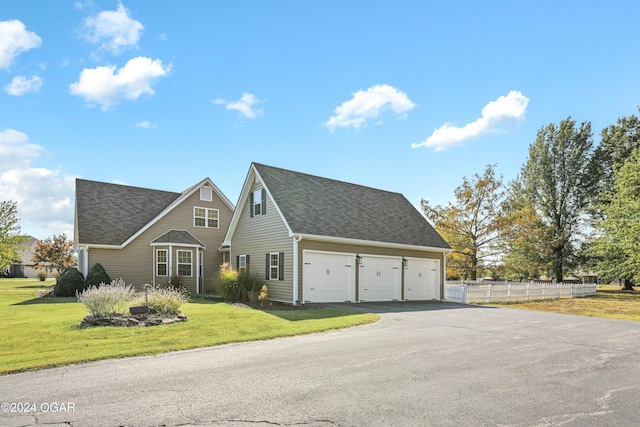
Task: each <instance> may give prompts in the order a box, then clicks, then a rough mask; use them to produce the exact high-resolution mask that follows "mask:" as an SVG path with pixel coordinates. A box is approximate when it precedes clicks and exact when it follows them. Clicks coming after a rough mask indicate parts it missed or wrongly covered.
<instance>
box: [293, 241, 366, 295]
mask: <svg viewBox="0 0 640 427" xmlns="http://www.w3.org/2000/svg"><path fill="white" fill-rule="evenodd" d="M303 260H304V267H303V270H302V292H303V296H302V298H303V300H304V302H345V301H354V300H355V264H356V263H355V255H353V254H342V253H332V252H311V251H304V253H303Z"/></svg>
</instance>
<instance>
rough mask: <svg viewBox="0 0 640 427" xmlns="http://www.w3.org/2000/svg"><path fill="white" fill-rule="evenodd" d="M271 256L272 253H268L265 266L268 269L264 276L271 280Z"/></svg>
mask: <svg viewBox="0 0 640 427" xmlns="http://www.w3.org/2000/svg"><path fill="white" fill-rule="evenodd" d="M269 257H270V255H269V254H267V261H266V263H265V267H264V269H265V271H266V273H265V275H264V278H265V279H267V280H269V271H270V270H271V266H270V265H269V261H270V259H269Z"/></svg>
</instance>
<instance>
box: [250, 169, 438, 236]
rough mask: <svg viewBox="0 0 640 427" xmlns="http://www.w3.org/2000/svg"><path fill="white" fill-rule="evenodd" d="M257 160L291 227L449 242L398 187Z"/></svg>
mask: <svg viewBox="0 0 640 427" xmlns="http://www.w3.org/2000/svg"><path fill="white" fill-rule="evenodd" d="M253 165H254V167H255V168H256V170H257V171H258V173H259V174H260V177H261V178H262V179H263V182H264V183H265V185H266V187H267V189H268V190H269V192H270V193H271V195H272V196H273V198H274V200H275V202H276V204H277V205H278V207H279V208H280V211H281V212H282V215H283V216H284V217H285V220H286V221H287V223H288V224H289V227H290V228H291V231H292V232H293V233H296V234H298V233H299V234H309V235H316V236H326V237H339V238H349V239H357V240H367V241H372V242H384V243H395V244H402V245H412V246H428V247H434V248H443V249H449V248H450V246H449V245H448V244H447V242H445V241H444V239H443V238H442V237H441V236H440V235H439V234H438V233H437V232H436V230H435V229H434V228H433V227H432V226H431V224H429V222H428V221H427V220H426V219H425V218H424V217H423V216H422V214H421V213H420V212H418V211H417V210H416V208H415V207H413V205H412V204H411V203H410V202H409V201H408V200H407V199H406V198H405V197H404V196H403V195H402V194H400V193H393V192H389V191H384V190H378V189H375V188H371V187H365V186H361V185H356V184H350V183H347V182H342V181H336V180H333V179H328V178H321V177H318V176H313V175H308V174H304V173H300V172H294V171H289V170H285V169H279V168H275V167H272V166H266V165H262V164H258V163H254V164H253Z"/></svg>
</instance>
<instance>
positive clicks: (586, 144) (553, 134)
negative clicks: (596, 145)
mask: <svg viewBox="0 0 640 427" xmlns="http://www.w3.org/2000/svg"><path fill="white" fill-rule="evenodd" d="M593 159H594V157H593V135H592V133H591V123H589V122H583V123H581V124H580V126H579V127H576V122H575V121H573V120H571V118H570V117H568V118H566V119H565V120H563V121H561V122H560V124H559V125H555V124H553V123H551V124H549V125H547V126H546V127H543V128H541V129H540V130H539V131H538V135H537V137H536V140H535V142H534V143H533V144H531V146H530V147H529V158H528V160H527V162H526V163H525V164H524V166H523V168H522V173H521V176H522V180H523V187H524V189H525V192H526V194H527V198H528V201H529V203H530V204H531V205H533V207H534V208H535V209H536V212H537V213H538V214H539V215H540V217H541V218H542V220H543V222H544V224H545V225H547V226H549V227H550V228H549V233H548V235H547V236H546V237H545V241H544V248H545V249H544V250H545V253H547V254H548V256H549V262H550V265H551V270H552V275H553V276H554V277H555V280H556V281H558V282H560V281H562V278H563V273H564V271H565V269H567V268H571V267H573V265H574V264H575V254H576V240H577V238H578V236H579V232H580V229H581V226H582V224H583V219H584V214H585V212H586V208H587V206H588V204H589V200H590V198H592V196H593V188H594V185H595V181H596V180H597V176H596V175H594V173H593V166H594V165H593V161H594V160H593Z"/></svg>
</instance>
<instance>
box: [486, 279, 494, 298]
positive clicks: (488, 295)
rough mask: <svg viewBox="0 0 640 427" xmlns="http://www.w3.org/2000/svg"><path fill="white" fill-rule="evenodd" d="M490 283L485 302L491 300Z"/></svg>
mask: <svg viewBox="0 0 640 427" xmlns="http://www.w3.org/2000/svg"><path fill="white" fill-rule="evenodd" d="M491 286H493V285H491V283H489V293H488V294H487V302H491Z"/></svg>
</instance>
